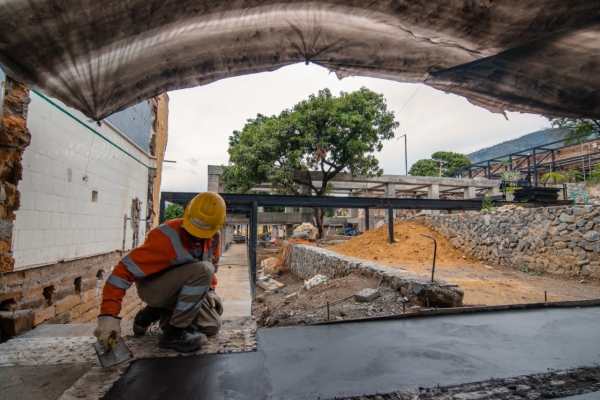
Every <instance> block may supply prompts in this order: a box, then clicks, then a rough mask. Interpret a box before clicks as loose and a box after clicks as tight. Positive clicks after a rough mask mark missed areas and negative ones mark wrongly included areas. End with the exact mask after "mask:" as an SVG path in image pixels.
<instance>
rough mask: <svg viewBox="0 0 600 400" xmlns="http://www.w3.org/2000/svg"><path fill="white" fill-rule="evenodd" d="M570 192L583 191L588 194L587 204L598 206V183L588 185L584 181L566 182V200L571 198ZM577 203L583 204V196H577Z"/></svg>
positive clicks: (599, 196)
mask: <svg viewBox="0 0 600 400" xmlns="http://www.w3.org/2000/svg"><path fill="white" fill-rule="evenodd" d="M571 192H577V193H584V194H587V195H588V196H589V198H588V204H592V205H595V206H600V185H593V186H589V185H587V184H586V183H584V182H580V183H567V196H568V200H571V199H573V197H572V196H571ZM577 203H578V204H582V205H583V204H585V198H584V197H583V196H577Z"/></svg>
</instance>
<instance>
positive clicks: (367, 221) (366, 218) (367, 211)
mask: <svg viewBox="0 0 600 400" xmlns="http://www.w3.org/2000/svg"><path fill="white" fill-rule="evenodd" d="M370 224H371V222H370V221H369V207H365V232H366V231H368V230H369V226H370Z"/></svg>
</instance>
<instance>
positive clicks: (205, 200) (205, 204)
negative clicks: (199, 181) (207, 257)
mask: <svg viewBox="0 0 600 400" xmlns="http://www.w3.org/2000/svg"><path fill="white" fill-rule="evenodd" d="M224 222H225V201H224V200H223V198H222V197H221V196H219V194H218V193H215V192H204V193H200V194H199V195H197V196H196V197H194V198H193V199H192V200H191V201H190V202H189V203H188V205H187V206H186V207H185V211H184V212H183V229H185V230H186V231H187V232H188V233H189V234H190V235H192V236H195V237H197V238H201V239H207V238H210V237H212V236H213V235H214V234H215V233H217V231H218V230H219V229H221V226H223V223H224Z"/></svg>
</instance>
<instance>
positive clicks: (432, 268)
mask: <svg viewBox="0 0 600 400" xmlns="http://www.w3.org/2000/svg"><path fill="white" fill-rule="evenodd" d="M421 236H425V237H426V238H429V239H431V240H433V266H432V267H431V282H433V273H434V272H435V257H436V255H437V240H435V238H434V237H433V236H429V235H425V234H423V233H421Z"/></svg>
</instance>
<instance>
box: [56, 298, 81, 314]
mask: <svg viewBox="0 0 600 400" xmlns="http://www.w3.org/2000/svg"><path fill="white" fill-rule="evenodd" d="M80 301H81V299H80V298H79V296H68V297H67V298H65V299H63V300H61V301H59V302H57V303H56V306H55V308H56V314H61V313H63V312H65V311H67V310H70V309H71V308H73V307H75V306H77V305H78V304H79V302H80Z"/></svg>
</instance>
